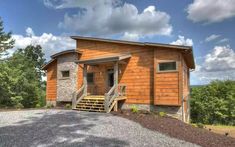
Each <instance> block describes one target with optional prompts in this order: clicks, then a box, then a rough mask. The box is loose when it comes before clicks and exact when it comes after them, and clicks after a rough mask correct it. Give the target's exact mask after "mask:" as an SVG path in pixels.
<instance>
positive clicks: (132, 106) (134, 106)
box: [131, 105, 139, 113]
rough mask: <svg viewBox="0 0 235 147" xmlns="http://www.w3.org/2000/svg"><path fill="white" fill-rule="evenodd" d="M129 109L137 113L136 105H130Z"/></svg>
mask: <svg viewBox="0 0 235 147" xmlns="http://www.w3.org/2000/svg"><path fill="white" fill-rule="evenodd" d="M131 111H132V112H133V113H138V112H139V109H138V107H137V106H136V105H131Z"/></svg>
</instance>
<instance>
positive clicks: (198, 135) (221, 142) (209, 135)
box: [112, 110, 235, 147]
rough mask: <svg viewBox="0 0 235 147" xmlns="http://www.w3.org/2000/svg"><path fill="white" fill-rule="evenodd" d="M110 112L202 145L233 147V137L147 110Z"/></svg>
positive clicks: (207, 146) (234, 145) (234, 143)
mask: <svg viewBox="0 0 235 147" xmlns="http://www.w3.org/2000/svg"><path fill="white" fill-rule="evenodd" d="M112 114H114V115H117V116H121V117H124V118H127V119H130V120H132V121H135V122H138V123H139V124H141V125H142V126H143V127H146V128H148V129H150V130H154V131H158V132H160V133H163V134H166V135H169V136H171V137H174V138H178V139H181V140H185V141H188V142H191V143H195V144H198V145H201V146H203V147H235V139H234V138H232V137H230V136H225V135H220V134H216V133H213V132H211V131H208V130H206V129H202V128H197V127H194V126H192V125H190V124H186V123H183V122H182V121H180V120H177V119H174V118H171V117H167V116H164V117H162V116H159V115H156V114H153V113H149V112H144V111H142V112H138V113H132V112H131V111H127V110H126V111H118V112H112Z"/></svg>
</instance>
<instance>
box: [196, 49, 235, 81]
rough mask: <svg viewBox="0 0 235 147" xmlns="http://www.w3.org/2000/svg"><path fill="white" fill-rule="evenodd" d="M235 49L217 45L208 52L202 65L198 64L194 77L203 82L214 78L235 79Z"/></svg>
mask: <svg viewBox="0 0 235 147" xmlns="http://www.w3.org/2000/svg"><path fill="white" fill-rule="evenodd" d="M234 73H235V51H234V50H233V49H232V48H231V47H230V46H215V47H214V49H213V50H212V51H211V52H210V53H208V54H207V55H206V56H205V57H204V60H203V62H202V64H201V65H197V66H196V70H195V71H194V72H192V78H196V79H198V80H199V82H200V83H201V84H207V83H209V82H210V81H212V80H216V79H218V80H227V79H230V80H235V74H234Z"/></svg>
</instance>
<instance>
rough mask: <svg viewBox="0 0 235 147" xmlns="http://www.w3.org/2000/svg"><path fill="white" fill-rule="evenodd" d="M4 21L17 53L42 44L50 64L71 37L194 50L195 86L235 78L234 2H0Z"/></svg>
mask: <svg viewBox="0 0 235 147" xmlns="http://www.w3.org/2000/svg"><path fill="white" fill-rule="evenodd" d="M0 16H1V17H2V19H3V21H4V27H5V30H6V31H12V32H13V38H14V39H15V40H16V45H15V48H19V47H25V46H26V45H28V44H32V43H35V44H37V43H39V44H41V45H42V46H43V48H44V52H45V54H46V57H47V59H49V56H50V55H51V54H53V53H56V52H58V51H61V50H65V49H70V48H74V47H75V42H74V41H73V40H70V39H69V37H68V36H70V35H84V36H95V37H104V38H114V39H124V40H134V41H148V42H159V43H171V44H179V45H192V46H193V49H194V56H195V60H196V64H197V68H196V70H195V71H194V72H192V74H191V84H207V83H208V82H210V81H211V80H214V79H233V80H234V79H235V74H234V72H235V51H234V49H235V42H234V38H235V29H234V26H235V1H233V0H207V1H204V0H191V1H189V0H181V1H180V2H179V1H177V0H146V1H142V0H140V1H133V0H132V1H131V0H127V1H121V0H112V1H109V0H96V1H92V0H87V1H85V0H33V1H32V0H21V1H15V0H1V1H0Z"/></svg>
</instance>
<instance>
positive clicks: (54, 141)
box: [0, 109, 198, 147]
mask: <svg viewBox="0 0 235 147" xmlns="http://www.w3.org/2000/svg"><path fill="white" fill-rule="evenodd" d="M2 146H4V147H5V146H6V147H8V146H10V147H31V146H32V147H35V146H38V147H44V146H47V147H48V146H49V147H51V146H58V147H60V146H81V147H84V146H88V147H90V146H95V147H105V146H109V147H114V146H115V147H117V146H134V147H143V146H147V147H151V146H161V147H196V146H198V145H196V144H192V143H189V142H185V141H182V140H179V139H175V138H171V137H169V136H166V135H163V134H161V133H158V132H156V131H151V130H149V129H146V128H143V127H142V126H141V125H139V124H138V123H135V122H133V121H130V120H128V119H125V118H121V117H118V116H113V115H112V114H105V113H95V112H78V111H72V110H56V109H54V110H49V109H48V110H24V111H8V112H0V147H2Z"/></svg>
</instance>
